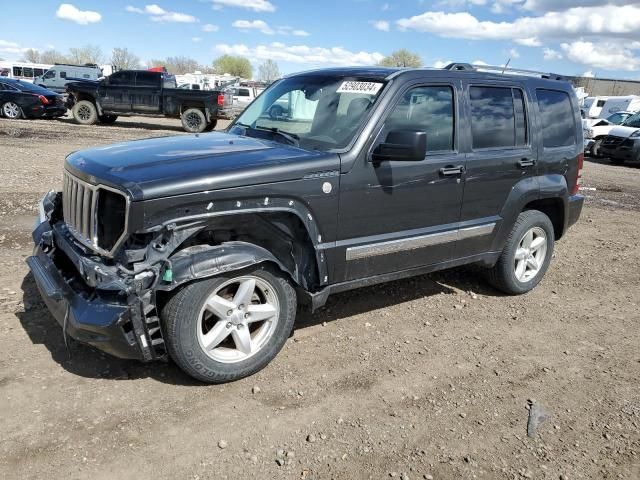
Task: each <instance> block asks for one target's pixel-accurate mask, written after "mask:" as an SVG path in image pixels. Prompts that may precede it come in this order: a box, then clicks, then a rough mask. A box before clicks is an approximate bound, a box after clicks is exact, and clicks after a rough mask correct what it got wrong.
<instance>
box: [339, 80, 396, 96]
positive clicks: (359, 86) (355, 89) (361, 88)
mask: <svg viewBox="0 0 640 480" xmlns="http://www.w3.org/2000/svg"><path fill="white" fill-rule="evenodd" d="M382 85H384V84H383V83H376V82H354V81H347V82H342V85H340V88H338V90H336V93H366V94H369V95H375V94H376V93H378V91H379V90H380V89H381V88H382Z"/></svg>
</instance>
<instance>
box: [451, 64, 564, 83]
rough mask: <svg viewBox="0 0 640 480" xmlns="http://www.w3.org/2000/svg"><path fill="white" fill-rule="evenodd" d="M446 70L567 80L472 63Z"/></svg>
mask: <svg viewBox="0 0 640 480" xmlns="http://www.w3.org/2000/svg"><path fill="white" fill-rule="evenodd" d="M444 69H445V70H452V71H456V72H494V73H495V72H497V73H500V74H502V75H504V74H505V73H508V74H510V75H525V76H529V77H540V78H546V79H549V80H565V78H564V77H563V76H562V75H558V74H557V73H549V72H538V71H536V70H523V69H521V68H508V67H506V66H505V67H495V66H492V65H472V64H470V63H450V64H449V65H447V66H446V67H444Z"/></svg>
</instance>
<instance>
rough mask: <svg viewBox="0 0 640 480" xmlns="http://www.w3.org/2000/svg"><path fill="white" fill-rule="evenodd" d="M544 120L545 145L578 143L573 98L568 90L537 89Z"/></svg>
mask: <svg viewBox="0 0 640 480" xmlns="http://www.w3.org/2000/svg"><path fill="white" fill-rule="evenodd" d="M536 96H537V97H538V108H539V109H540V117H541V120H542V138H543V145H544V146H545V147H546V148H554V147H568V146H571V145H575V143H576V126H575V119H574V112H573V107H572V106H571V99H570V98H569V94H568V93H567V92H562V91H559V90H545V89H538V90H536Z"/></svg>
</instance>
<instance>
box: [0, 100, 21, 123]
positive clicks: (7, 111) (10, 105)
mask: <svg viewBox="0 0 640 480" xmlns="http://www.w3.org/2000/svg"><path fill="white" fill-rule="evenodd" d="M2 116H3V117H4V118H8V119H9V120H19V119H21V118H24V113H23V111H22V109H21V108H20V106H19V105H18V104H16V103H14V102H6V103H4V104H3V105H2Z"/></svg>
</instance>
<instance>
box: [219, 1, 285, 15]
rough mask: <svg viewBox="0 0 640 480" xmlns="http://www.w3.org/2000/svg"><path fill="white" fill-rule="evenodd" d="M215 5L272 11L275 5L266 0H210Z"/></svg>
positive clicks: (256, 10)
mask: <svg viewBox="0 0 640 480" xmlns="http://www.w3.org/2000/svg"><path fill="white" fill-rule="evenodd" d="M212 1H213V6H214V8H215V7H218V8H220V7H238V8H246V9H247V10H253V11H254V12H274V11H275V9H276V7H274V6H273V4H272V3H271V2H269V1H267V0H212Z"/></svg>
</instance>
